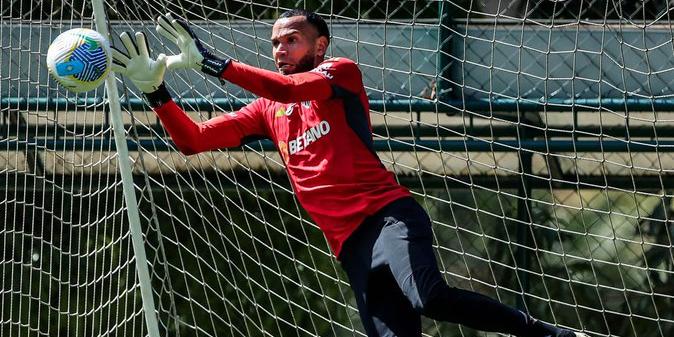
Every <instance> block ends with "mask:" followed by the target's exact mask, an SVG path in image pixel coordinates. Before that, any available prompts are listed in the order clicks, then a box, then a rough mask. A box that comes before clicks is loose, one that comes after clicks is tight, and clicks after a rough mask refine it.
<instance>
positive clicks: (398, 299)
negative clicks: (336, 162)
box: [339, 197, 560, 337]
mask: <svg viewBox="0 0 674 337" xmlns="http://www.w3.org/2000/svg"><path fill="white" fill-rule="evenodd" d="M432 238H433V235H432V231H431V222H430V219H429V218H428V215H427V214H426V212H425V211H424V209H423V208H422V207H421V206H420V205H419V204H418V203H417V202H416V201H415V200H414V199H413V198H411V197H410V198H403V199H399V200H396V201H394V202H392V203H391V204H389V205H387V206H386V207H384V208H383V209H382V210H380V211H379V212H378V213H377V214H375V215H373V216H371V217H369V218H368V219H367V220H366V221H365V222H363V224H362V225H361V226H360V227H359V228H358V229H357V230H356V232H354V234H353V235H352V236H351V237H350V238H349V239H348V240H347V241H346V242H345V243H344V246H343V248H342V252H341V254H340V256H339V258H340V261H341V263H342V266H343V268H344V270H345V271H346V273H347V275H348V277H349V281H350V283H351V288H352V289H353V291H354V293H355V296H356V301H357V304H358V310H359V313H360V317H361V320H362V322H363V325H364V327H365V331H366V332H367V335H368V336H369V337H388V336H396V337H419V336H421V315H424V316H426V317H430V318H433V319H436V320H441V321H447V322H453V323H458V324H462V325H465V326H468V327H471V328H474V329H478V330H483V331H497V332H503V333H510V334H513V335H516V336H523V337H542V336H557V335H559V331H560V330H559V329H557V328H554V327H552V326H550V325H547V324H543V323H542V322H536V320H534V319H533V318H531V317H530V316H529V315H527V314H525V313H523V312H521V311H519V310H516V309H513V308H511V307H508V306H506V305H503V304H501V303H500V302H498V301H495V300H493V299H491V298H489V297H487V296H484V295H481V294H478V293H475V292H471V291H466V290H462V289H458V288H450V287H449V286H448V285H447V284H446V282H445V281H444V279H443V278H442V275H441V274H440V271H439V270H438V266H437V261H436V259H435V255H434V252H433V247H432Z"/></svg>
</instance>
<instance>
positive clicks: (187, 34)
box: [157, 13, 230, 78]
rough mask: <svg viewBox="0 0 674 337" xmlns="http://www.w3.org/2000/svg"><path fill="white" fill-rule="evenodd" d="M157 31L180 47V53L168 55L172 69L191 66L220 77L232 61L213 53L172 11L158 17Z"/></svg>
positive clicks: (169, 65)
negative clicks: (174, 16)
mask: <svg viewBox="0 0 674 337" xmlns="http://www.w3.org/2000/svg"><path fill="white" fill-rule="evenodd" d="M157 32H158V33H159V34H161V35H162V36H164V37H165V38H167V39H168V40H170V41H171V42H173V43H174V44H175V45H176V46H178V49H180V54H178V55H171V56H168V57H167V61H166V64H167V66H168V68H169V69H171V70H174V69H186V68H191V69H197V70H201V71H202V72H203V73H205V74H208V75H211V76H215V77H217V78H220V77H221V75H222V72H224V71H225V69H227V66H228V65H229V63H230V59H228V58H226V59H221V58H219V57H216V56H215V55H213V53H211V52H210V51H209V50H208V49H206V48H205V47H204V45H203V44H202V43H201V41H199V38H197V36H196V35H195V34H194V32H193V31H192V29H190V27H189V25H188V24H187V23H186V22H185V21H183V20H181V19H175V18H173V16H172V15H171V13H168V14H166V15H164V16H162V15H160V16H159V17H158V18H157Z"/></svg>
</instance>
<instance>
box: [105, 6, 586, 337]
mask: <svg viewBox="0 0 674 337" xmlns="http://www.w3.org/2000/svg"><path fill="white" fill-rule="evenodd" d="M157 31H158V32H159V33H160V34H161V35H163V36H165V37H166V38H167V39H169V40H171V41H172V42H173V43H175V44H176V45H177V46H178V47H179V49H180V51H181V53H180V54H178V55H172V56H166V55H164V54H160V55H159V56H158V58H157V60H153V59H151V58H150V56H149V50H148V48H147V45H146V42H145V37H144V35H143V34H142V33H136V42H134V41H133V40H132V39H131V36H130V35H129V34H127V33H122V35H120V37H121V40H122V43H123V44H124V46H125V47H126V50H127V53H124V52H122V51H119V50H117V49H114V50H113V60H114V65H113V70H114V71H115V72H119V73H122V74H125V75H126V76H127V77H129V78H130V79H131V81H132V82H133V83H134V84H135V85H136V86H138V88H139V89H140V90H141V91H143V93H144V95H145V98H146V99H147V101H148V103H149V104H150V106H152V108H153V109H154V111H155V112H156V114H157V115H158V116H159V118H160V119H161V122H162V124H163V125H164V127H165V128H166V130H167V131H168V132H169V134H170V135H171V138H172V139H173V141H174V142H175V144H176V146H177V147H178V148H179V149H180V151H182V152H183V153H185V154H194V153H199V152H203V151H208V150H214V149H221V148H226V147H236V146H240V145H241V144H243V143H245V142H247V141H249V140H251V139H260V138H267V139H271V140H272V141H273V142H274V143H275V144H276V145H277V147H278V150H279V152H280V154H281V156H282V157H283V160H284V162H285V166H286V168H287V170H288V175H289V177H290V181H291V183H292V186H293V190H294V191H295V194H296V195H297V198H298V199H299V201H300V203H301V204H302V206H303V207H304V208H305V209H306V210H307V212H308V213H309V215H310V216H311V217H312V219H313V220H314V221H315V222H316V224H318V226H319V227H320V228H321V230H322V231H323V232H324V234H325V236H326V238H327V240H328V242H329V244H330V247H331V249H332V250H333V252H334V254H335V256H337V258H338V259H339V260H340V262H341V264H342V266H343V268H344V270H345V271H346V273H347V275H348V277H349V281H350V283H351V287H352V289H353V290H354V294H355V297H356V301H357V303H358V309H359V313H360V316H361V319H362V321H363V326H364V327H365V330H366V332H367V335H368V336H370V337H375V336H398V337H419V336H421V315H424V316H427V317H430V318H433V319H436V320H442V321H448V322H454V323H459V324H463V325H466V326H468V327H471V328H474V329H479V330H485V331H497V332H503V333H510V334H513V335H517V336H522V337H574V336H583V335H584V334H581V333H575V332H573V331H571V330H567V329H560V328H557V327H554V326H552V325H549V324H547V323H544V322H541V321H538V320H536V319H534V318H532V317H531V316H530V315H528V314H526V313H523V312H521V311H519V310H516V309H513V308H511V307H508V306H506V305H503V304H501V303H499V302H498V301H495V300H493V299H491V298H489V297H486V296H483V295H480V294H478V293H475V292H471V291H466V290H462V289H457V288H452V287H449V286H448V285H447V284H446V282H445V281H444V279H443V278H442V275H441V274H440V271H439V270H438V267H437V261H436V259H435V255H434V251H433V248H432V231H431V222H430V219H429V218H428V215H427V214H426V212H425V211H424V210H423V208H422V207H421V206H420V205H419V204H418V203H417V202H416V201H415V200H414V199H413V198H412V197H411V195H410V192H409V191H408V190H407V189H406V188H404V187H402V186H400V185H399V184H398V183H397V182H396V180H395V177H394V176H393V174H392V173H391V172H388V171H387V170H386V169H385V167H384V166H383V165H382V163H381V161H380V160H379V158H378V157H377V154H376V153H375V151H374V146H373V140H372V133H371V125H370V119H369V106H368V100H367V96H366V93H365V88H364V87H363V83H362V76H361V73H360V70H359V69H358V67H357V65H356V64H355V63H354V62H353V61H351V60H349V59H347V58H341V57H338V58H330V59H325V53H326V50H327V47H328V44H329V42H330V40H329V37H330V36H329V32H328V26H327V24H326V23H325V21H324V20H323V19H322V18H321V17H320V16H318V15H317V14H315V13H312V12H308V11H305V10H291V11H288V12H285V13H283V14H282V15H281V16H280V18H279V19H278V20H277V21H276V23H275V24H274V26H273V30H272V36H271V42H272V46H273V58H274V62H275V63H276V66H277V68H278V72H272V71H269V70H264V69H260V68H256V67H252V66H249V65H246V64H243V63H240V62H236V61H233V60H230V59H223V58H219V57H216V56H215V55H213V54H212V53H211V52H210V51H208V50H206V49H205V48H204V47H203V45H202V44H201V43H200V42H199V40H198V38H197V37H196V36H195V35H194V33H193V32H192V30H191V29H190V28H189V26H188V25H187V23H185V22H183V21H181V20H177V19H174V18H172V17H171V15H170V14H168V15H166V16H164V17H160V18H159V19H158V27H157ZM167 68H168V69H184V68H192V69H195V70H199V71H202V72H203V73H205V74H207V75H211V76H215V77H217V78H218V79H221V80H226V81H229V82H231V83H234V84H236V85H238V86H240V87H242V88H244V89H247V90H249V91H251V92H253V93H254V94H256V95H257V96H259V98H258V99H257V100H255V101H254V102H252V103H251V104H249V105H247V106H245V107H243V108H241V109H240V110H239V111H237V112H234V113H229V114H225V115H222V116H218V117H215V118H213V119H211V120H208V121H205V122H202V123H196V122H194V121H193V120H192V119H191V118H190V117H189V116H187V115H186V114H185V112H184V111H183V110H182V109H180V107H178V105H176V104H175V103H174V102H173V100H172V99H171V95H170V93H169V92H168V90H167V89H166V88H165V86H164V85H163V76H164V72H165V70H166V69H167Z"/></svg>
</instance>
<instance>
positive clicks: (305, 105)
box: [301, 101, 311, 109]
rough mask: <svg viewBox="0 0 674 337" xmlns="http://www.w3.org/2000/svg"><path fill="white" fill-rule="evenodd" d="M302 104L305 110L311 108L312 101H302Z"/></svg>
mask: <svg viewBox="0 0 674 337" xmlns="http://www.w3.org/2000/svg"><path fill="white" fill-rule="evenodd" d="M301 104H302V107H304V108H307V109H309V108H311V101H302V103H301Z"/></svg>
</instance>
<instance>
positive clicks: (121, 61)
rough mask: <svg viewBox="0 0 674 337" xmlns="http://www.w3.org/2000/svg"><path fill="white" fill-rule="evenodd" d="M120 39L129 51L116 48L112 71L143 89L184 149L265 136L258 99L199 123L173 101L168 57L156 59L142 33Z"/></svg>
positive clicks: (222, 145)
mask: <svg viewBox="0 0 674 337" xmlns="http://www.w3.org/2000/svg"><path fill="white" fill-rule="evenodd" d="M120 39H121V41H122V44H123V45H124V49H126V51H122V50H120V49H117V48H115V47H113V66H112V70H113V71H114V72H117V73H120V74H123V75H125V76H126V77H127V78H129V80H131V82H133V84H134V85H135V86H136V87H138V89H140V90H141V91H142V92H143V95H144V96H145V98H146V100H147V102H148V104H149V105H150V106H151V107H152V109H153V110H154V111H155V112H156V113H157V116H158V117H159V119H160V120H161V122H162V124H163V125H164V127H165V128H166V130H167V131H168V133H169V135H170V136H171V138H172V139H173V141H174V142H175V144H176V146H177V147H178V149H179V150H180V151H181V152H183V153H185V154H195V153H199V152H203V151H207V150H213V149H220V148H226V147H235V146H239V145H241V144H242V143H243V142H245V141H246V139H247V138H264V137H265V134H266V133H265V131H264V130H265V129H264V127H263V123H262V122H261V117H260V114H259V112H260V111H261V109H260V108H259V107H260V102H259V100H258V101H255V102H253V103H251V104H249V105H248V106H246V107H244V108H242V109H241V110H239V111H238V112H236V113H230V114H225V115H221V116H218V117H215V118H213V119H210V120H208V121H205V122H202V123H197V122H195V121H193V120H192V118H190V116H188V115H187V114H186V113H185V111H183V109H181V108H180V107H179V106H178V105H177V104H176V103H175V102H174V101H173V99H172V98H171V95H170V93H169V91H168V90H167V89H166V87H165V86H164V83H163V82H164V73H165V71H166V59H167V58H166V56H165V55H163V54H161V55H159V57H158V58H157V59H156V60H153V59H152V58H151V57H150V51H149V48H148V45H147V42H146V39H145V35H144V34H143V33H141V32H137V33H135V40H134V39H132V37H131V35H130V34H129V33H126V32H124V33H122V34H121V35H120Z"/></svg>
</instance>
